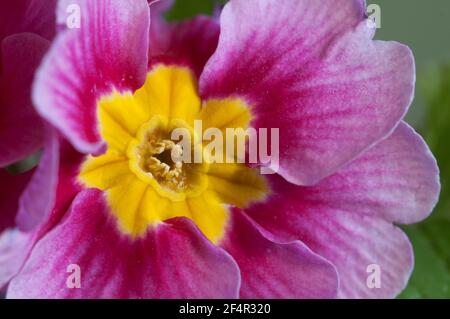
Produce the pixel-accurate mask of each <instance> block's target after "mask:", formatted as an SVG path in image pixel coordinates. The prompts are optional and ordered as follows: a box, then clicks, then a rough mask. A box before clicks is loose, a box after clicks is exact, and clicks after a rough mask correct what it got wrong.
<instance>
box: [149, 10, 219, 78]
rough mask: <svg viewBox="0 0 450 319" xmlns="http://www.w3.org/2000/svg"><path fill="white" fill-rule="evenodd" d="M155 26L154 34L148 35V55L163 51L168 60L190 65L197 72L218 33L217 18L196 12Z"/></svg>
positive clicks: (204, 62) (209, 55)
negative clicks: (187, 16) (180, 20)
mask: <svg viewBox="0 0 450 319" xmlns="http://www.w3.org/2000/svg"><path fill="white" fill-rule="evenodd" d="M152 23H154V22H152ZM158 29H159V33H158V37H156V36H155V35H153V36H152V37H151V39H150V56H151V57H158V56H160V55H165V56H166V57H169V58H171V60H172V62H176V63H177V64H181V65H186V66H189V67H191V68H192V70H194V72H195V73H196V74H197V76H200V74H201V73H202V71H203V68H204V67H205V64H206V62H207V61H208V59H209V58H210V57H211V56H212V54H213V53H214V51H215V50H216V48H217V42H218V40H219V33H220V26H219V23H218V21H217V20H216V19H213V18H210V17H206V16H197V17H195V18H193V19H191V20H188V21H184V22H180V23H173V24H160V26H159V27H158ZM155 32H156V31H155Z"/></svg>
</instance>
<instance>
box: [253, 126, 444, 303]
mask: <svg viewBox="0 0 450 319" xmlns="http://www.w3.org/2000/svg"><path fill="white" fill-rule="evenodd" d="M270 184H271V189H272V190H273V192H274V193H273V195H272V196H271V197H270V198H269V199H268V200H267V202H266V203H263V204H257V205H254V206H253V207H251V208H250V209H248V210H247V213H248V214H249V216H250V217H252V218H253V219H254V220H255V221H256V222H258V223H259V224H260V225H261V226H262V227H264V228H266V229H267V230H269V231H270V232H272V233H273V234H275V236H278V237H279V238H282V239H284V240H292V239H299V240H301V241H303V242H304V243H305V244H306V245H308V247H310V248H311V249H312V250H313V251H314V252H316V253H318V254H319V255H321V256H323V257H324V258H326V259H328V260H329V261H331V262H332V263H333V264H334V265H335V266H336V267H337V269H338V273H339V276H340V287H341V288H340V295H341V296H342V297H352V298H366V297H377V298H378V297H382V298H386V297H394V296H395V295H397V294H398V293H399V292H400V291H401V290H402V289H403V288H404V286H405V285H406V282H407V280H408V278H409V276H410V273H411V269H412V266H413V260H412V251H411V247H410V243H409V241H408V239H407V237H406V236H405V235H404V234H403V232H402V231H401V230H399V229H398V228H397V227H395V226H393V225H392V222H402V223H412V222H416V221H419V220H421V219H423V218H425V217H426V216H428V215H429V213H430V212H431V210H432V208H433V207H434V205H435V203H436V201H437V197H438V194H439V181H438V169H437V166H436V161H435V160H434V158H433V156H432V155H431V153H430V152H429V150H428V148H427V147H426V145H425V143H424V142H423V140H422V139H421V138H420V137H419V136H418V135H417V134H416V133H415V132H414V131H413V130H412V129H411V128H410V127H409V126H407V125H406V124H404V123H402V124H400V126H399V127H398V128H397V129H396V131H395V132H394V133H393V134H392V135H391V136H390V137H389V138H387V139H385V140H384V141H382V142H380V143H379V144H377V145H376V146H375V147H373V148H372V149H370V150H369V151H367V152H366V153H364V154H363V155H362V156H361V157H360V158H358V159H357V160H355V161H353V162H352V163H351V164H349V165H348V166H346V167H345V168H343V169H342V170H340V171H339V172H338V173H336V174H334V175H332V176H330V177H328V178H326V179H325V180H323V181H322V182H320V183H319V184H318V185H316V186H313V187H300V186H295V185H293V184H290V183H288V182H286V181H285V180H284V179H283V178H282V177H280V176H271V177H270ZM372 264H376V265H379V266H380V269H381V271H382V275H381V278H382V286H381V288H380V289H369V288H368V287H367V285H366V281H365V280H366V278H367V277H368V275H369V274H368V273H366V270H367V267H368V266H369V265H372Z"/></svg>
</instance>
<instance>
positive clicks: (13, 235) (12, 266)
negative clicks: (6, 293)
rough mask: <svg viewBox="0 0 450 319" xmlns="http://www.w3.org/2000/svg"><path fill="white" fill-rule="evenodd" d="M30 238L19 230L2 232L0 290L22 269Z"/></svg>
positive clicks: (0, 237) (0, 233)
mask: <svg viewBox="0 0 450 319" xmlns="http://www.w3.org/2000/svg"><path fill="white" fill-rule="evenodd" d="M30 237H31V236H30V234H26V233H22V232H20V231H18V230H17V229H8V230H6V231H4V232H0V290H2V289H3V288H4V287H5V286H6V285H7V284H8V282H9V281H10V280H11V278H13V277H14V276H15V275H16V274H17V273H18V272H19V270H20V268H21V267H22V265H23V262H24V260H25V258H26V256H27V253H28V251H29V244H30Z"/></svg>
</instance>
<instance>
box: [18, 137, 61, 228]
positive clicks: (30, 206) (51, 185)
mask: <svg viewBox="0 0 450 319" xmlns="http://www.w3.org/2000/svg"><path fill="white" fill-rule="evenodd" d="M46 139H47V141H46V143H45V147H44V153H43V155H42V158H41V160H40V163H39V166H38V168H37V169H36V171H35V173H34V174H33V178H32V179H31V182H30V183H29V185H28V186H27V188H26V189H25V192H24V193H23V195H22V196H21V198H20V205H19V210H18V213H17V218H16V221H17V225H18V226H19V228H20V230H22V231H30V230H32V229H33V228H35V227H36V226H38V225H39V224H40V223H41V222H42V221H43V220H44V219H45V218H46V217H47V215H48V214H49V213H50V211H51V209H52V208H53V206H54V204H55V197H56V188H57V183H58V169H59V140H58V137H57V135H56V134H54V132H52V131H50V129H49V132H47V138H46Z"/></svg>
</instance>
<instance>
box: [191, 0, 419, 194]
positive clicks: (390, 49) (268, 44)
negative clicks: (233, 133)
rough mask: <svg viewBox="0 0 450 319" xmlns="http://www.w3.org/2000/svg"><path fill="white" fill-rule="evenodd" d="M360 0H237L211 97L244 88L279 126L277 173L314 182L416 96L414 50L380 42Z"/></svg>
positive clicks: (215, 60)
mask: <svg viewBox="0 0 450 319" xmlns="http://www.w3.org/2000/svg"><path fill="white" fill-rule="evenodd" d="M362 3H363V2H362V1H352V0H327V1H316V0H284V1H278V0H267V1H257V0H231V1H230V2H229V3H228V4H227V5H226V6H225V9H224V10H223V12H222V17H221V34H220V40H219V46H218V49H217V51H216V53H215V54H214V55H213V57H212V58H211V59H210V60H209V62H208V64H207V66H206V67H205V71H204V73H203V75H202V77H201V82H200V90H201V93H202V95H203V97H204V98H205V99H211V98H224V97H228V96H241V97H243V98H245V99H246V100H248V102H249V104H250V105H251V106H252V111H253V113H254V116H255V119H254V121H253V125H254V127H256V128H280V163H279V165H280V167H279V170H278V172H279V173H280V174H281V175H282V176H283V177H285V178H286V179H287V180H289V181H290V182H292V183H295V184H298V185H312V184H315V183H316V182H318V181H319V180H321V179H322V178H324V177H326V176H328V175H330V174H332V173H333V172H335V171H336V170H337V169H338V168H340V167H342V166H343V165H344V164H346V163H348V162H349V161H351V160H352V159H353V158H355V157H356V156H357V155H359V154H360V153H362V152H363V151H364V150H366V149H367V148H369V147H370V146H372V145H373V144H374V143H376V142H377V141H378V140H380V139H381V138H383V137H386V136H387V135H389V134H390V133H391V132H392V130H393V129H394V128H395V127H396V125H397V124H398V122H399V121H400V119H401V118H402V117H403V116H404V114H405V112H406V110H407V108H408V106H409V104H410V102H411V100H412V96H413V90H414V82H415V70H414V60H413V57H412V54H411V51H410V50H409V49H408V48H407V47H405V46H403V45H400V44H398V43H395V42H380V41H373V40H372V37H373V33H374V31H373V29H371V28H370V27H369V24H368V23H366V21H363V19H364V17H365V12H364V8H363V6H362Z"/></svg>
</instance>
